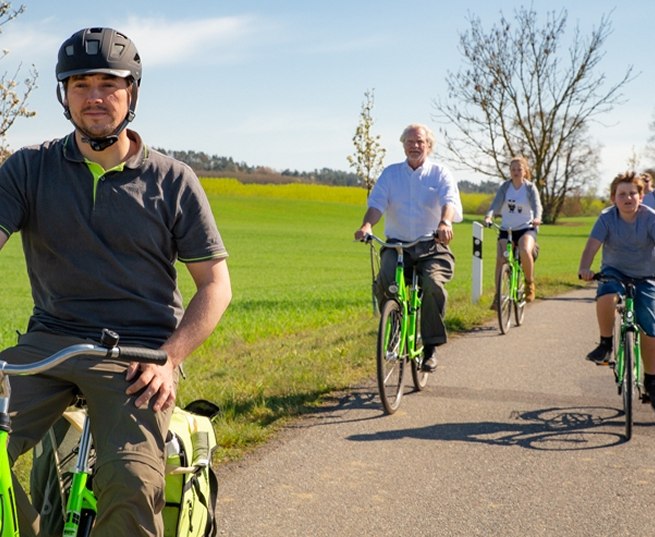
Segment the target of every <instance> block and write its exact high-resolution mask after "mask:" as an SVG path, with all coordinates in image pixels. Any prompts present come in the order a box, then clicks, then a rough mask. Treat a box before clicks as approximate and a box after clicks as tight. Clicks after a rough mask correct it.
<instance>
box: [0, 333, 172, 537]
mask: <svg viewBox="0 0 655 537" xmlns="http://www.w3.org/2000/svg"><path fill="white" fill-rule="evenodd" d="M77 343H84V341H83V340H80V339H79V338H74V337H69V336H62V335H58V334H52V333H50V332H46V331H38V330H34V331H30V332H28V333H27V334H25V335H22V336H21V337H20V338H19V342H18V345H16V346H15V347H12V348H9V349H6V350H5V351H3V352H2V353H1V354H0V358H2V359H3V360H6V361H7V362H10V363H25V362H32V361H35V360H37V359H39V358H41V357H45V356H47V355H49V354H52V353H53V352H56V351H57V350H59V349H61V348H63V347H65V346H68V345H73V344H77ZM125 369H126V364H125V363H122V362H118V361H114V360H99V359H98V358H94V357H85V356H80V357H77V358H73V359H71V360H69V361H67V362H65V363H64V364H60V365H59V366H57V367H55V368H53V369H51V370H50V371H47V372H45V373H44V374H41V375H33V376H14V377H12V378H11V387H12V394H11V402H10V414H11V418H12V433H11V437H10V440H9V446H8V449H9V455H10V458H11V460H12V461H15V460H16V459H17V458H18V457H19V456H20V455H21V454H23V453H25V452H26V451H28V450H29V449H31V448H32V447H33V446H34V445H35V444H36V443H37V442H38V441H39V440H40V439H41V437H43V435H44V434H45V433H46V432H47V430H48V429H49V428H50V426H51V425H52V424H53V423H54V422H55V420H56V419H57V418H58V417H59V416H61V414H62V413H63V411H64V409H65V408H66V407H67V406H68V405H69V404H70V403H71V402H72V401H73V398H74V394H75V393H76V392H78V391H81V392H82V393H83V394H84V396H85V398H86V401H87V405H88V412H89V415H90V416H91V424H92V434H93V440H94V446H95V448H96V455H97V462H96V467H95V473H94V477H93V488H94V492H95V495H96V498H97V500H98V517H97V519H96V523H95V527H94V530H93V533H92V534H93V536H94V537H116V536H117V535H129V536H130V537H132V536H134V537H137V536H148V537H161V536H163V534H164V530H163V521H162V517H161V511H162V509H163V507H164V464H165V463H164V443H165V435H166V431H167V430H168V423H169V421H170V416H171V413H172V408H171V409H170V410H169V411H166V412H158V413H155V412H153V411H152V410H150V409H138V408H137V407H136V406H134V399H135V396H127V395H125V390H126V388H127V386H128V383H127V382H126V381H125ZM16 496H17V500H18V503H19V507H18V509H19V521H20V525H21V528H20V530H21V535H28V536H29V535H38V515H37V514H36V512H35V510H34V509H33V508H31V506H30V505H29V504H27V502H26V496H25V494H24V493H22V491H17V494H16ZM26 504H27V505H26ZM41 537H43V536H41Z"/></svg>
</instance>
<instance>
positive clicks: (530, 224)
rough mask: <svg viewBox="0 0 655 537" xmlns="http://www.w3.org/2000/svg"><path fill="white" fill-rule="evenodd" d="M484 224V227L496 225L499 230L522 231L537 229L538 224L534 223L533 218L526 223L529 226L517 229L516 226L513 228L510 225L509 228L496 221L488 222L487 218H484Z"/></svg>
mask: <svg viewBox="0 0 655 537" xmlns="http://www.w3.org/2000/svg"><path fill="white" fill-rule="evenodd" d="M482 225H483V226H484V227H488V228H490V227H495V228H496V229H497V230H499V231H522V230H524V229H536V226H535V225H534V222H533V221H532V220H530V221H529V222H528V223H527V224H526V225H527V226H528V227H522V228H520V229H515V228H511V227H508V228H505V227H500V225H499V224H496V222H494V221H491V222H487V221H486V220H483V221H482Z"/></svg>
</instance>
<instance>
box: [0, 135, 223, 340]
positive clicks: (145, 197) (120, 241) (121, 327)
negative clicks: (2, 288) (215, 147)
mask: <svg viewBox="0 0 655 537" xmlns="http://www.w3.org/2000/svg"><path fill="white" fill-rule="evenodd" d="M128 135H129V136H130V137H131V138H132V139H133V140H135V141H136V142H137V143H138V147H139V150H138V152H137V154H136V155H135V156H133V157H132V158H130V159H129V160H128V161H127V162H125V163H124V165H123V166H120V167H119V168H118V169H114V170H110V171H107V172H106V173H105V174H104V175H100V176H99V177H94V174H93V173H92V172H91V171H90V168H89V165H87V163H86V162H85V159H84V157H83V156H82V154H81V152H80V150H79V149H78V147H77V144H76V142H75V137H74V136H73V135H72V134H71V135H69V136H67V137H65V138H62V139H59V140H53V141H50V142H46V143H44V144H42V145H40V146H33V147H26V148H23V149H21V150H19V151H17V152H16V153H14V154H13V155H12V156H11V157H10V158H9V159H8V160H7V161H6V162H5V163H4V164H3V165H2V166H1V167H0V230H2V231H4V232H5V233H6V234H7V235H11V234H12V233H14V232H17V231H20V233H21V237H22V242H23V250H24V253H25V260H26V263H27V270H28V274H29V278H30V282H31V285H32V296H33V299H34V311H33V314H32V318H31V320H30V326H34V325H35V324H36V323H39V324H41V325H44V326H45V327H46V328H48V329H50V330H53V331H55V332H60V333H65V334H69V335H74V336H79V337H91V338H94V339H97V338H98V335H99V334H100V331H101V329H102V328H110V329H113V330H115V331H117V332H118V333H119V334H120V336H121V341H122V342H124V343H131V344H141V345H146V346H151V347H156V346H159V345H160V344H161V343H163V342H164V341H165V340H166V339H167V338H168V337H169V336H170V334H171V333H172V332H173V330H174V329H175V327H176V326H177V324H178V323H179V320H180V318H181V316H182V313H183V305H182V297H181V295H180V292H179V289H178V286H177V274H176V270H175V262H176V260H178V259H179V260H180V261H182V262H185V263H188V262H194V261H202V260H207V259H213V258H223V257H226V256H227V252H226V250H225V247H224V245H223V241H222V240H221V236H220V234H219V232H218V229H217V228H216V223H215V220H214V217H213V215H212V211H211V207H210V205H209V202H208V200H207V197H206V195H205V192H204V191H203V189H202V186H201V185H200V182H199V180H198V178H197V177H196V175H195V174H194V173H193V171H192V170H191V169H190V168H189V167H188V166H186V165H184V164H183V163H181V162H179V161H176V160H174V159H172V158H170V157H167V156H165V155H162V154H161V153H158V152H157V151H153V150H151V149H149V148H148V147H146V146H144V145H143V143H142V142H141V139H140V137H139V136H138V134H136V133H135V132H133V131H128ZM96 168H97V166H96Z"/></svg>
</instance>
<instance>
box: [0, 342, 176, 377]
mask: <svg viewBox="0 0 655 537" xmlns="http://www.w3.org/2000/svg"><path fill="white" fill-rule="evenodd" d="M81 355H86V356H97V357H99V358H114V359H119V360H120V359H122V360H125V361H126V362H131V361H135V362H142V363H150V364H157V365H164V364H165V363H166V361H167V360H168V355H167V354H166V352H165V351H161V350H156V349H145V348H141V347H130V346H121V347H119V346H115V347H105V346H102V345H97V344H94V343H80V344H77V345H70V346H68V347H64V348H63V349H61V350H60V351H58V352H56V353H54V354H52V355H50V356H48V357H47V358H44V359H42V360H40V361H38V362H32V363H29V364H10V363H7V362H5V361H4V360H0V372H2V373H3V374H5V375H34V374H36V373H42V372H43V371H47V370H48V369H52V368H53V367H55V366H57V365H59V364H61V363H62V362H65V361H66V360H69V359H70V358H74V357H75V356H81Z"/></svg>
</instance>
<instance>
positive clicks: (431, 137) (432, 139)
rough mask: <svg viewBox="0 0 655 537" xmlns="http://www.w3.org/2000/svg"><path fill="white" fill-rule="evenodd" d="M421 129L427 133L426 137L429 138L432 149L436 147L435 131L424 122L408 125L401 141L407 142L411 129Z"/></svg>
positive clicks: (401, 136)
mask: <svg viewBox="0 0 655 537" xmlns="http://www.w3.org/2000/svg"><path fill="white" fill-rule="evenodd" d="M419 129H420V130H422V131H423V132H424V133H425V137H426V138H427V139H428V143H429V144H430V150H432V149H434V146H435V144H436V143H437V141H436V139H435V137H434V133H433V132H432V129H431V128H430V127H428V126H427V125H423V124H422V123H412V124H410V125H407V127H405V130H404V131H403V133H402V134H401V135H400V141H401V143H403V144H404V143H405V140H406V139H407V135H408V134H409V131H413V130H419Z"/></svg>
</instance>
